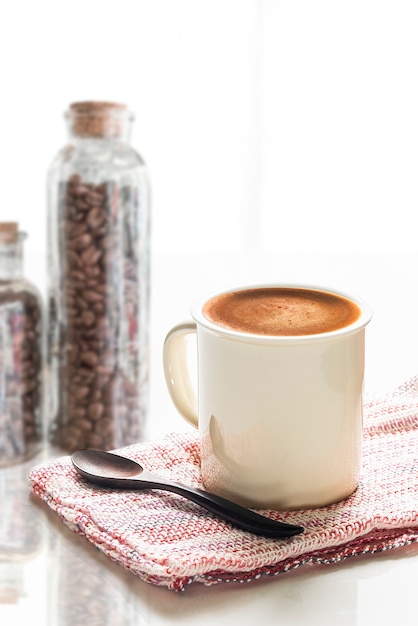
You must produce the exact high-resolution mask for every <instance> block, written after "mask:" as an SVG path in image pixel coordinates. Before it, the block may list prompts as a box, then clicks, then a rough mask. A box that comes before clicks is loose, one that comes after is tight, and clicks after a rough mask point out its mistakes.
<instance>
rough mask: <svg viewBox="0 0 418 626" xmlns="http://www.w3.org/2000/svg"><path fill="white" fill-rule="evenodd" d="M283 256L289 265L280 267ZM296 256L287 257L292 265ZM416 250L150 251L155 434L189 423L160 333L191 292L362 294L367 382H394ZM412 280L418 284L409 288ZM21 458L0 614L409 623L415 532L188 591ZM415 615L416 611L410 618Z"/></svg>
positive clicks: (410, 366)
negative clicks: (130, 554) (95, 525)
mask: <svg viewBox="0 0 418 626" xmlns="http://www.w3.org/2000/svg"><path fill="white" fill-rule="evenodd" d="M284 268H286V269H284ZM289 268H290V269H289ZM417 269H418V257H417V256H414V255H412V254H411V255H408V254H405V255H394V256H390V255H380V256H379V255H377V256H376V255H375V256H372V255H371V256H367V255H359V256H355V255H353V256H348V255H344V256H341V257H339V256H337V255H334V256H333V257H330V256H320V255H317V256H315V255H311V256H310V257H309V258H304V257H301V256H298V257H295V258H281V257H279V256H278V257H274V258H271V257H270V258H257V260H256V262H254V258H247V257H246V258H245V259H242V258H239V257H238V258H236V257H220V256H217V257H214V258H210V257H208V256H202V257H199V256H195V257H188V256H186V255H180V254H179V255H176V256H174V257H173V256H171V257H170V256H169V255H167V257H165V256H160V257H158V258H155V259H154V260H153V299H152V361H151V363H152V366H151V374H152V388H151V409H150V417H149V424H148V435H147V436H148V437H149V438H155V437H159V436H161V435H162V434H164V433H166V432H170V431H173V430H177V431H184V430H187V429H188V428H189V427H188V426H187V425H186V424H185V423H183V421H182V420H181V418H180V417H179V416H178V415H177V414H176V411H175V410H174V408H173V407H172V406H171V404H170V400H169V398H168V394H167V392H166V389H165V386H164V381H163V374H162V367H161V345H162V341H163V339H164V335H165V333H166V331H167V330H168V328H169V327H170V326H171V325H172V324H174V323H175V322H177V321H180V320H182V319H184V318H186V317H188V309H189V303H190V301H191V300H193V299H194V298H195V297H196V295H200V294H201V293H202V292H203V293H205V292H207V291H211V290H212V289H215V288H218V287H219V288H221V287H225V286H229V285H234V284H246V283H252V282H255V281H259V282H271V281H274V280H278V281H280V280H281V281H286V282H288V281H293V280H295V281H311V282H313V283H315V284H323V285H329V286H334V287H340V288H342V289H346V290H349V291H352V292H355V293H358V294H359V295H361V296H363V297H364V298H365V299H367V300H368V301H369V302H370V304H371V305H372V307H373V309H374V311H375V315H374V319H373V321H372V322H371V324H370V326H369V328H368V332H367V365H366V382H365V387H366V391H370V392H373V393H375V392H380V391H385V390H387V389H391V388H393V387H395V386H397V385H398V384H400V383H402V382H403V381H404V380H405V379H407V378H409V377H410V376H413V375H414V374H415V373H416V371H418V357H417V356H416V355H417V354H418V349H417V348H418V328H417V327H416V311H417V306H416V305H417V297H416V293H415V287H414V285H415V283H416V281H415V280H413V281H412V283H411V273H412V274H414V273H415V271H416V270H417ZM411 284H412V286H413V289H412V290H410V289H409V288H410V287H411ZM55 454H56V451H54V450H48V449H47V448H46V449H44V450H43V452H42V453H41V454H40V455H38V456H37V457H36V458H32V459H30V460H29V461H27V462H26V463H25V464H22V465H16V466H13V467H9V468H6V469H0V507H1V509H0V546H3V548H4V547H5V546H6V547H7V553H8V556H7V558H6V557H5V550H4V549H3V550H2V551H1V552H0V624H1V625H2V626H3V625H4V626H6V625H7V626H9V625H13V624H18V625H20V624H32V623H35V624H37V625H39V626H43V625H45V626H82V625H83V626H84V624H88V625H89V626H95V625H96V624H97V625H98V626H119V625H121V626H134V625H135V626H146V625H156V626H157V625H158V626H162V625H168V624H173V623H177V622H178V623H182V624H190V625H192V624H193V625H194V624H199V625H206V624H207V625H209V624H211V625H213V624H217V625H219V626H221V625H223V624H225V625H226V624H267V623H271V624H283V625H285V626H296V625H303V626H305V625H317V624H318V625H321V626H336V625H338V626H354V625H356V626H363V625H370V624H389V623H398V624H400V623H406V622H407V621H408V623H414V622H413V619H414V616H415V615H416V581H417V578H418V544H416V545H412V546H409V547H406V548H402V549H399V550H393V551H389V552H386V553H381V554H377V555H374V556H369V557H362V558H354V559H351V560H347V561H345V562H344V563H341V564H338V565H332V566H312V567H309V566H308V567H304V568H301V569H300V570H296V571H294V572H291V573H288V574H281V575H279V576H277V577H274V578H264V579H262V580H259V581H257V582H254V583H251V584H246V585H238V584H223V585H215V586H213V587H204V586H203V585H199V584H196V585H191V586H189V587H188V588H187V589H186V591H185V592H183V593H175V592H171V591H168V590H166V589H165V588H160V587H155V586H152V585H149V584H146V583H143V582H142V581H140V580H139V579H137V578H136V577H135V576H133V575H132V574H130V573H128V572H126V571H124V570H123V569H122V568H121V567H119V566H117V565H116V564H114V563H111V562H110V561H109V560H108V559H107V558H106V557H104V556H103V554H101V553H100V552H99V551H98V550H96V549H95V548H93V547H92V546H91V545H90V544H88V543H87V542H86V541H85V540H84V539H83V538H81V537H79V536H76V535H74V534H73V533H72V532H71V531H70V530H68V529H67V528H66V527H64V525H63V524H62V523H61V522H60V520H59V519H58V518H57V516H56V515H55V514H54V513H52V512H51V511H50V510H49V509H48V508H47V507H46V506H45V505H44V504H42V503H40V502H39V501H38V500H37V499H36V498H34V497H33V496H32V495H31V494H30V490H29V487H28V484H27V475H28V473H29V471H30V469H31V468H32V467H33V466H34V465H37V464H39V463H40V462H42V461H44V460H47V459H48V458H50V457H52V456H54V455H55ZM411 619H412V622H411Z"/></svg>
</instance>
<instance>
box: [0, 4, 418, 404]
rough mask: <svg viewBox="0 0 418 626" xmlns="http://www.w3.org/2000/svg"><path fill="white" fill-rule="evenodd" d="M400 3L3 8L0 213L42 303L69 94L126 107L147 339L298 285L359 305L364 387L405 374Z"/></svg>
mask: <svg viewBox="0 0 418 626" xmlns="http://www.w3.org/2000/svg"><path fill="white" fill-rule="evenodd" d="M417 32H418V3H417V2H415V1H407V0H386V1H385V0H375V1H374V0H354V1H351V2H335V1H331V0H330V1H325V0H316V1H315V2H312V1H311V0H292V1H291V0H258V1H257V0H71V1H65V0H2V2H1V5H0V87H1V94H2V97H1V100H0V138H1V144H0V145H1V149H0V174H1V199H0V218H1V219H4V220H8V219H18V221H19V223H20V226H21V228H22V229H23V230H25V231H27V232H28V235H29V238H28V240H27V243H26V248H25V251H26V275H27V276H28V277H29V278H30V279H31V280H32V281H33V282H35V283H36V284H37V285H38V286H39V288H40V289H41V290H42V292H43V293H44V291H45V276H46V256H45V244H46V219H47V217H46V202H45V199H46V194H45V179H46V173H47V170H48V167H49V165H50V162H51V160H52V158H53V157H54V155H55V154H56V152H57V151H58V150H59V149H60V148H61V147H62V146H63V145H64V143H65V142H66V129H65V125H64V119H63V112H64V110H65V109H66V108H67V106H68V104H69V103H70V102H72V101H75V100H84V99H107V100H115V101H122V102H126V103H127V104H128V105H129V107H130V109H131V110H132V111H133V112H134V113H135V116H136V121H135V126H134V133H133V141H132V142H133V145H134V146H135V147H136V149H137V150H138V151H139V152H140V153H141V154H142V156H143V157H144V159H145V161H146V162H147V164H148V168H149V173H150V178H151V183H152V220H153V235H152V250H153V279H152V294H153V305H152V306H153V317H152V345H153V363H152V380H153V391H152V402H153V406H154V407H155V408H154V412H155V414H156V413H157V412H158V413H160V412H165V411H170V410H171V411H172V407H171V405H170V403H169V401H168V398H167V394H166V392H165V389H164V386H163V378H162V368H161V362H160V353H161V345H162V341H163V339H164V335H165V333H166V331H167V330H168V328H169V327H170V326H171V325H172V324H173V323H175V322H177V321H179V320H180V319H183V318H184V317H187V316H188V311H189V305H190V303H191V301H192V300H193V299H194V298H195V297H196V296H198V295H201V293H205V292H206V291H208V290H212V289H217V288H223V287H227V286H230V285H234V284H239V283H249V282H253V281H261V282H264V281H290V280H298V281H311V282H313V283H316V284H324V285H329V286H334V287H340V288H342V289H347V290H350V291H353V292H355V293H357V294H359V295H360V296H363V297H364V298H366V299H367V300H369V302H370V304H371V305H372V307H373V309H374V310H375V316H374V319H373V322H372V324H371V325H370V327H369V329H368V365H367V376H366V382H367V384H368V387H369V388H370V389H371V390H375V389H378V388H382V389H385V388H387V387H393V386H396V385H397V384H398V383H400V382H402V381H403V380H404V379H405V378H407V377H409V376H410V375H413V374H414V373H415V369H416V357H415V354H416V353H417V346H418V331H417V329H416V319H417V315H416V309H417V298H416V290H417V280H416V274H417V271H418V256H417V252H416V241H417V235H416V232H417V226H416V223H415V213H416V208H417V206H418V185H417V173H418V37H417Z"/></svg>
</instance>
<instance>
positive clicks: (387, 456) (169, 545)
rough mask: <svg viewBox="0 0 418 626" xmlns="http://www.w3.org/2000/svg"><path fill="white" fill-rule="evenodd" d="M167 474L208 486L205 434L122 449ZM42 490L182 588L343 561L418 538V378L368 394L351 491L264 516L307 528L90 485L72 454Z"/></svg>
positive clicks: (156, 579)
mask: <svg viewBox="0 0 418 626" xmlns="http://www.w3.org/2000/svg"><path fill="white" fill-rule="evenodd" d="M118 452H119V453H120V454H123V455H125V456H127V457H130V458H132V459H136V460H138V461H140V462H141V464H142V465H143V466H145V467H146V468H147V469H150V470H154V471H155V472H159V473H160V474H161V475H163V476H166V477H167V478H172V479H174V480H177V481H179V482H184V483H186V484H190V485H194V486H198V487H202V485H201V481H200V472H199V445H198V436H197V433H196V434H195V433H191V434H186V435H183V434H182V435H179V434H172V435H168V436H167V437H165V438H163V439H161V440H159V441H154V442H148V443H142V444H136V445H134V446H129V447H127V448H124V449H121V450H119V451H118ZM29 478H30V482H31V485H32V488H33V491H34V492H35V493H36V494H37V495H38V496H39V497H40V498H42V500H44V501H45V502H46V503H47V504H48V505H49V506H50V507H51V508H52V509H53V510H54V511H56V512H57V513H58V515H59V516H60V517H61V518H62V519H63V521H64V522H65V523H66V524H67V525H68V526H69V527H70V528H71V529H72V530H73V531H74V532H76V533H78V534H80V535H83V536H84V537H86V539H88V540H89V541H90V542H91V543H92V544H94V545H95V546H97V548H99V549H100V550H102V551H103V552H104V553H105V554H106V555H107V556H108V557H110V558H111V559H112V560H113V561H116V562H117V563H119V564H121V565H123V566H124V567H125V568H127V569H128V570H130V571H131V572H132V573H133V574H136V575H138V576H139V577H140V578H141V579H142V580H144V581H146V582H149V583H153V584H156V585H165V586H167V587H168V588H169V589H174V590H177V591H180V590H183V589H184V588H185V586H186V585H188V584H189V583H192V582H200V583H203V584H205V585H212V584H215V583H220V582H249V581H252V580H255V579H258V578H260V577H261V576H262V575H276V574H279V573H281V572H287V571H289V570H291V569H294V568H297V567H300V566H301V565H305V564H308V563H335V562H338V561H341V560H343V559H346V558H348V557H351V556H357V555H360V554H371V553H375V552H379V551H382V550H388V549H390V548H397V547H400V546H405V545H407V544H410V543H412V542H414V541H418V377H417V378H414V379H412V380H410V381H408V382H406V383H405V384H403V385H402V386H401V387H399V388H397V389H396V390H395V391H394V392H392V393H390V394H387V395H384V396H382V397H376V398H374V399H371V398H368V399H367V401H366V403H365V410H364V450H363V469H362V475H361V481H360V485H359V487H358V489H357V491H356V492H355V493H354V494H353V495H352V496H351V497H350V498H348V499H347V500H345V501H343V502H339V503H337V504H334V505H331V506H328V507H325V508H321V509H311V510H308V511H291V512H290V511H289V512H287V511H286V512H282V513H278V512H274V511H264V512H263V513H264V514H265V515H268V516H271V517H273V518H275V519H279V520H283V521H286V522H289V523H292V524H300V525H302V526H304V527H305V532H304V533H302V534H301V535H297V536H295V537H293V538H290V539H280V540H277V539H268V538H263V537H258V536H255V535H252V534H250V533H247V532H245V531H242V530H238V529H236V528H233V527H232V526H230V525H229V524H228V523H226V522H223V521H221V520H219V519H218V518H216V517H214V516H212V515H211V514H209V513H207V512H206V511H204V510H203V509H202V508H200V507H199V506H197V505H195V504H193V503H191V502H188V501H187V500H185V499H184V498H182V497H180V496H176V495H174V494H170V493H168V492H163V491H126V492H123V491H112V490H107V489H102V488H99V487H96V486H92V485H89V484H88V483H86V482H84V481H83V480H82V479H81V478H79V476H78V475H77V474H76V472H75V470H74V469H73V467H72V463H71V460H70V457H69V456H66V457H62V458H60V459H57V460H54V461H52V462H49V463H47V464H44V465H42V466H41V467H38V468H35V469H33V470H32V472H31V474H30V477H29Z"/></svg>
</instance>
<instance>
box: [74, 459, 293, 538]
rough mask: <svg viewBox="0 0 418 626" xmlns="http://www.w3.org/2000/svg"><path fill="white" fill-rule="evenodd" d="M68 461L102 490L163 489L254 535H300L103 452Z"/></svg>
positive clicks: (287, 527)
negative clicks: (105, 488)
mask: <svg viewBox="0 0 418 626" xmlns="http://www.w3.org/2000/svg"><path fill="white" fill-rule="evenodd" d="M71 460H72V462H73V465H74V467H75V469H76V470H77V472H78V473H79V474H81V476H83V478H85V479H86V480H88V481H89V482H92V483H96V484H98V485H101V486H104V487H112V488H117V489H163V490H165V491H171V492H173V493H176V494H178V495H180V496H184V497H185V498H188V499H189V500H191V501H192V502H195V503H196V504H199V505H200V506H202V507H203V508H205V509H207V510H208V511H210V512H211V513H213V514H215V515H217V516H218V517H220V518H222V519H224V520H226V521H228V522H230V523H231V524H233V525H235V526H237V527H238V528H242V529H243V530H247V531H249V532H251V533H255V534H256V535H264V536H266V537H291V536H293V535H297V534H299V533H301V532H303V527H302V526H295V525H293V524H285V523H282V522H277V521H275V520H272V519H270V518H268V517H265V516H264V515H259V514H258V513H255V512H254V511H252V510H251V509H247V508H245V507H243V506H240V505H239V504H236V503H235V502H231V501H230V500H226V499H225V498H221V497H220V496H217V495H214V494H212V493H209V492H207V491H202V490H201V489H195V488H194V487H186V486H185V485H181V484H179V483H176V482H172V481H169V480H166V479H164V478H161V477H160V476H157V475H156V474H152V473H151V472H148V471H147V470H144V469H143V467H141V465H139V463H136V462H135V461H132V459H127V458H126V457H123V456H119V455H118V454H112V453H110V452H105V451H104V450H91V449H90V450H79V451H78V452H75V453H74V454H73V455H72V457H71Z"/></svg>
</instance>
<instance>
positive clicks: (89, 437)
mask: <svg viewBox="0 0 418 626" xmlns="http://www.w3.org/2000/svg"><path fill="white" fill-rule="evenodd" d="M66 119H67V123H68V133H69V142H68V144H67V146H65V147H64V148H63V149H62V150H61V151H60V152H59V153H58V155H57V157H56V158H55V160H54V162H53V164H52V166H51V168H50V171H49V175H48V207H49V208H48V210H49V219H48V222H49V236H48V241H49V261H48V274H49V287H48V290H49V307H48V308H49V324H48V332H49V334H48V366H49V367H48V369H49V394H48V395H49V401H50V406H49V413H50V422H51V429H50V440H51V442H52V443H53V444H55V445H57V446H59V447H60V448H63V449H65V450H66V451H68V452H72V451H74V450H77V449H80V448H84V447H93V448H101V449H106V450H109V449H113V448H118V447H121V446H125V445H129V444H131V443H135V442H137V441H139V440H141V439H143V438H144V430H145V423H146V416H147V411H148V368H149V355H148V343H149V330H148V311H149V271H150V260H149V230H150V227H149V222H150V212H149V183H148V176H147V172H146V168H145V164H144V162H143V160H142V158H141V157H140V156H139V155H138V154H137V153H136V152H135V150H134V149H133V148H132V147H131V145H130V143H129V137H130V129H131V124H132V119H133V117H132V115H131V114H130V113H129V111H128V110H127V108H126V107H125V106H124V105H120V104H115V103H107V102H80V103H74V104H72V105H71V106H70V107H69V110H68V112H67V114H66Z"/></svg>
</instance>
